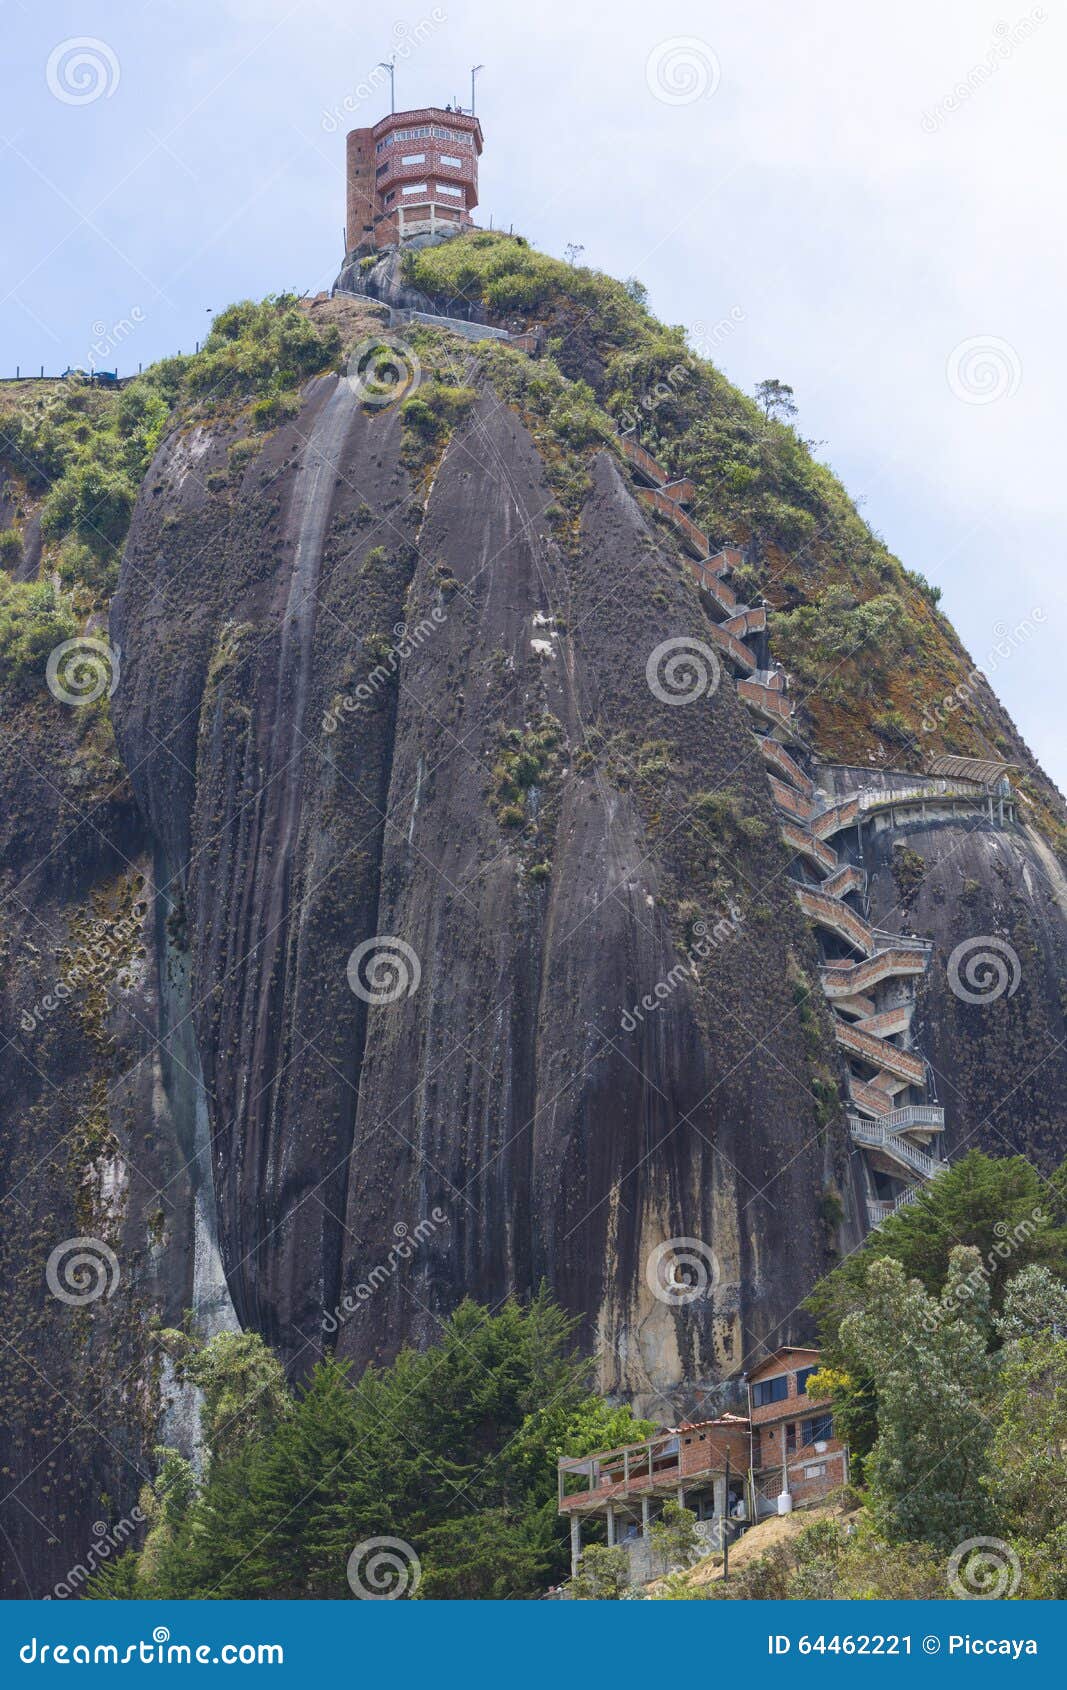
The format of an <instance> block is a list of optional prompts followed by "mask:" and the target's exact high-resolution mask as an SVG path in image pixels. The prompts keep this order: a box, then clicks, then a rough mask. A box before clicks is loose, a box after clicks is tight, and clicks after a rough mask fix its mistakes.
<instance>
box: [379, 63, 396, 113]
mask: <svg viewBox="0 0 1067 1690" xmlns="http://www.w3.org/2000/svg"><path fill="white" fill-rule="evenodd" d="M378 69H379V70H387V71H388V72H389V110H390V112H395V111H396V54H395V53H392V54H391V55H390V57H389V60H388V62H387V61H386V60H385V59H382V60H381V62H380V63H379V65H378Z"/></svg>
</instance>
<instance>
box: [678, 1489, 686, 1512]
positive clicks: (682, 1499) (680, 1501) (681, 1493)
mask: <svg viewBox="0 0 1067 1690" xmlns="http://www.w3.org/2000/svg"><path fill="white" fill-rule="evenodd" d="M678 1506H679V1508H684V1507H685V1486H684V1485H679V1486H678Z"/></svg>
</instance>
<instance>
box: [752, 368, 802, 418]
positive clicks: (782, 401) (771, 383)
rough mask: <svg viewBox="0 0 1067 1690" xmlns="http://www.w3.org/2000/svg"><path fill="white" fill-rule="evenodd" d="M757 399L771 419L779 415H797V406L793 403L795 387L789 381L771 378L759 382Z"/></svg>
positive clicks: (764, 412)
mask: <svg viewBox="0 0 1067 1690" xmlns="http://www.w3.org/2000/svg"><path fill="white" fill-rule="evenodd" d="M756 401H757V403H758V404H759V405H761V406H762V407H763V414H764V416H765V417H766V418H767V419H768V421H769V420H771V419H772V418H778V417H795V416H796V414H797V408H796V406H795V405H794V403H793V389H792V388H791V387H790V386H789V385H788V383H787V382H784V381H778V380H776V379H775V378H773V377H772V378H771V379H770V380H768V381H761V382H757V384H756Z"/></svg>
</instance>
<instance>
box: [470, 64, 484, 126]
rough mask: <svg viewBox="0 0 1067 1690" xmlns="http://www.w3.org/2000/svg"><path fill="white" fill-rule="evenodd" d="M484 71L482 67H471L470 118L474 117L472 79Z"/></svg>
mask: <svg viewBox="0 0 1067 1690" xmlns="http://www.w3.org/2000/svg"><path fill="white" fill-rule="evenodd" d="M484 69H485V66H484V65H471V116H472V117H473V116H474V79H475V77H476V76H477V74H478V72H479V71H480V70H484Z"/></svg>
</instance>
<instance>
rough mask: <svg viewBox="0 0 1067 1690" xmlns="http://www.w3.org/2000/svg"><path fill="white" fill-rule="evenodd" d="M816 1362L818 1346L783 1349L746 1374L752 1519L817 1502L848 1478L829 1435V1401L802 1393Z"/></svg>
mask: <svg viewBox="0 0 1067 1690" xmlns="http://www.w3.org/2000/svg"><path fill="white" fill-rule="evenodd" d="M818 1366H819V1352H818V1350H813V1349H806V1348H800V1349H794V1348H786V1349H780V1350H775V1352H774V1354H773V1355H770V1356H768V1357H767V1358H766V1360H765V1361H762V1362H760V1364H759V1366H758V1367H754V1368H753V1369H752V1370H751V1372H749V1373H748V1374H747V1375H746V1382H747V1385H748V1412H749V1422H750V1426H751V1433H752V1453H751V1462H750V1470H751V1496H752V1503H753V1510H754V1513H755V1517H756V1518H757V1519H759V1518H760V1517H762V1516H763V1515H765V1514H771V1513H776V1512H784V1511H787V1510H788V1509H789V1508H794V1507H803V1505H804V1504H805V1503H810V1502H816V1501H818V1499H819V1498H820V1497H823V1496H825V1495H826V1494H827V1492H829V1491H832V1490H836V1488H837V1487H838V1486H839V1485H843V1484H847V1482H848V1449H847V1447H846V1445H845V1444H843V1443H842V1442H841V1441H840V1439H839V1438H837V1437H835V1436H834V1418H833V1414H832V1413H831V1411H830V1403H829V1401H828V1399H827V1398H825V1397H814V1398H813V1397H809V1396H808V1394H807V1382H808V1379H809V1378H810V1377H811V1375H812V1374H813V1373H814V1372H815V1371H816V1369H817V1368H818ZM786 1498H788V1500H785V1499H786Z"/></svg>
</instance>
